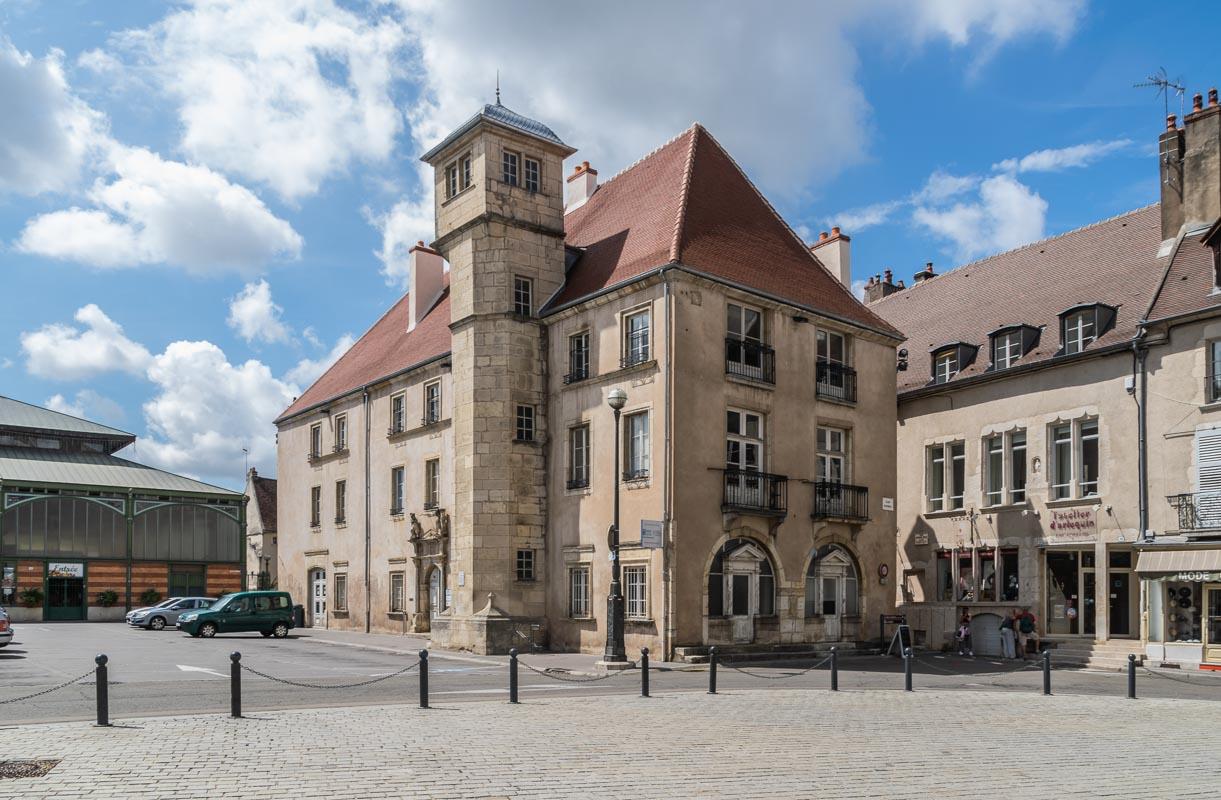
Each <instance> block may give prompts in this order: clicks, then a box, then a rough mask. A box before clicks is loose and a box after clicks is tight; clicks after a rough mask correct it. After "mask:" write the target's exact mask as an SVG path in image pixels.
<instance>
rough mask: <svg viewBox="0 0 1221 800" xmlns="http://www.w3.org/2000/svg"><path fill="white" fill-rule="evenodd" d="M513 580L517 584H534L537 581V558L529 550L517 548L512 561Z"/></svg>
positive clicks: (531, 550) (532, 551)
mask: <svg viewBox="0 0 1221 800" xmlns="http://www.w3.org/2000/svg"><path fill="white" fill-rule="evenodd" d="M513 566H514V569H513V579H514V580H516V581H517V582H518V583H534V582H535V581H537V580H538V572H537V566H538V558H537V557H536V555H535V552H534V550H533V549H531V548H519V549H518V550H517V554H516V556H515V557H514V559H513Z"/></svg>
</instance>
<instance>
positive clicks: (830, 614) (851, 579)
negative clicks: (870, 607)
mask: <svg viewBox="0 0 1221 800" xmlns="http://www.w3.org/2000/svg"><path fill="white" fill-rule="evenodd" d="M860 613H861V606H860V585H859V582H858V581H857V575H856V566H855V564H854V563H853V561H852V557H851V556H850V555H848V553H847V551H845V550H844V549H843V548H842V547H839V546H837V545H827V546H826V547H822V548H820V549H819V550H818V552H816V553H815V554H814V558H812V559H810V566H809V568H808V569H807V570H806V617H821V618H822V621H823V638H824V639H825V640H827V641H831V642H837V641H839V640H840V638H841V637H842V636H843V630H844V627H843V623H844V617H857V616H859V615H860Z"/></svg>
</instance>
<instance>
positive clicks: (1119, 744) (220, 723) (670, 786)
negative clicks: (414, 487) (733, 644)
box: [0, 690, 1221, 799]
mask: <svg viewBox="0 0 1221 800" xmlns="http://www.w3.org/2000/svg"><path fill="white" fill-rule="evenodd" d="M1218 711H1221V704H1218V703H1215V702H1207V701H1183V700H1161V699H1139V700H1134V701H1133V700H1126V699H1122V698H1113V697H1089V696H1071V697H1068V696H1053V697H1042V696H1038V695H1015V694H1012V693H996V692H971V693H964V692H938V691H917V692H914V693H911V694H907V693H904V692H901V691H878V690H875V691H869V692H839V693H832V692H828V691H823V690H773V691H759V690H733V691H729V692H725V693H722V694H719V695H717V696H709V695H707V694H703V693H696V692H685V693H673V694H668V695H665V696H662V697H654V698H640V697H631V696H626V695H616V696H597V697H594V696H585V697H539V698H529V699H528V701H527V702H525V703H523V704H522V705H520V706H510V705H508V704H506V703H504V702H487V701H484V702H471V703H440V704H438V706H437V707H434V708H432V709H427V710H426V709H420V708H417V707H415V706H408V705H401V706H377V707H370V706H366V707H360V708H333V709H325V710H324V709H315V710H295V711H277V712H256V713H254V714H252V715H251V716H249V717H248V718H245V719H236V720H235V719H230V718H228V717H225V716H219V715H212V716H194V717H160V718H147V719H139V720H125V721H124V722H123V723H122V725H120V726H117V727H114V728H109V729H104V728H96V727H91V726H88V725H85V724H82V723H79V722H77V723H59V724H53V725H32V726H21V727H9V728H6V729H0V735H2V736H3V739H4V743H5V744H4V747H3V751H4V753H3V758H8V759H17V758H57V759H62V761H61V763H60V764H59V765H58V766H56V767H55V768H54V769H53V770H52V771H51V773H50V774H49V775H47V776H46V777H43V778H23V779H10V780H4V779H0V797H14V798H17V797H20V798H23V799H30V798H52V797H54V798H72V797H88V798H118V797H122V798H145V797H147V798H165V797H174V798H237V797H259V798H281V797H291V798H302V797H327V798H367V797H445V798H457V797H464V798H465V797H482V798H499V797H514V798H516V797H545V798H556V797H582V798H584V797H633V798H637V797H640V798H653V797H818V798H850V797H851V798H865V797H895V798H924V797H938V798H957V797H962V798H967V797H969V798H973V799H974V798H979V797H996V796H999V797H1060V796H1069V795H1075V796H1078V797H1106V798H1129V797H1130V798H1149V797H1167V798H1169V797H1174V798H1195V797H1198V798H1204V797H1215V796H1216V791H1217V789H1216V786H1217V783H1218V782H1219V781H1221V764H1219V763H1218V760H1217V758H1216V752H1215V750H1216V739H1215V737H1214V736H1212V735H1210V734H1209V732H1210V731H1215V730H1216V727H1215V726H1216V719H1217V715H1218Z"/></svg>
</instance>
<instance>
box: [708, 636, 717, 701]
mask: <svg viewBox="0 0 1221 800" xmlns="http://www.w3.org/2000/svg"><path fill="white" fill-rule="evenodd" d="M708 694H716V648H715V647H709V648H708Z"/></svg>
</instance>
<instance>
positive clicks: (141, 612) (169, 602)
mask: <svg viewBox="0 0 1221 800" xmlns="http://www.w3.org/2000/svg"><path fill="white" fill-rule="evenodd" d="M181 599H182V598H181V597H167V598H165V599H164V600H162V601H161V602H160V603H157V604H156V605H151V606H141V607H140V608H133V609H132V610H131V611H128V612H127V615H126V616H125V617H123V619H125V620H127V621H128V622H131V621H132V619H133V618H134V617H135V616H136V615H137V614H139V615H140V616H144V615H146V614H148V612H150V611H152V610H153V609H155V608H169V607H170V606H172V605H174V603H177V602H178V601H179V600H181Z"/></svg>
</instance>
